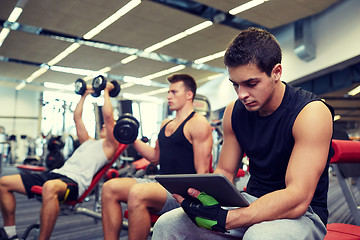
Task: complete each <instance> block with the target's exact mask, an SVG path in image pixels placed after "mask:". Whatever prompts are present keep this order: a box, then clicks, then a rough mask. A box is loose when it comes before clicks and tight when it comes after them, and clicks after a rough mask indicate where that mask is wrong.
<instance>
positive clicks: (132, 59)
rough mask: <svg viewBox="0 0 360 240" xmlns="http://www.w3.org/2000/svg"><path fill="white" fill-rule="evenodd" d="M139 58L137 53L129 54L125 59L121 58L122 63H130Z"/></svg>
mask: <svg viewBox="0 0 360 240" xmlns="http://www.w3.org/2000/svg"><path fill="white" fill-rule="evenodd" d="M137 58H138V56H136V55H131V56H128V57H127V58H124V59H123V60H121V63H122V64H127V63H129V62H131V61H134V60H135V59H137Z"/></svg>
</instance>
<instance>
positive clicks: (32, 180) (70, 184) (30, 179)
mask: <svg viewBox="0 0 360 240" xmlns="http://www.w3.org/2000/svg"><path fill="white" fill-rule="evenodd" d="M20 176H21V179H22V181H23V184H24V187H25V190H26V195H27V196H28V198H29V199H30V198H33V197H34V196H35V194H34V193H33V192H31V187H32V186H42V185H44V183H45V182H46V181H48V180H53V179H59V180H61V181H63V182H64V183H66V184H67V189H68V191H69V192H68V194H66V195H67V197H66V200H74V201H76V200H77V199H78V192H79V188H78V185H77V183H76V182H74V181H73V180H72V179H70V178H68V177H66V176H64V175H61V174H58V173H52V172H43V173H25V174H21V175H20ZM60 200H62V199H60Z"/></svg>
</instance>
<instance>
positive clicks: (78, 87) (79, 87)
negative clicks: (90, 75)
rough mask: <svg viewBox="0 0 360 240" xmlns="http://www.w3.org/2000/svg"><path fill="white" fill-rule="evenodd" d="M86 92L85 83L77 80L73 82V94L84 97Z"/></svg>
mask: <svg viewBox="0 0 360 240" xmlns="http://www.w3.org/2000/svg"><path fill="white" fill-rule="evenodd" d="M85 91H86V82H85V81H84V80H83V79H81V78H79V79H78V80H76V81H75V93H76V94H79V95H84V93H85Z"/></svg>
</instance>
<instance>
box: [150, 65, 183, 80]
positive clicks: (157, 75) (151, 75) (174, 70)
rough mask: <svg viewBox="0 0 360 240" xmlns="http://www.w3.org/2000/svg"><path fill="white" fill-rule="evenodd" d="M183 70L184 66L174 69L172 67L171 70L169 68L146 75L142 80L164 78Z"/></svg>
mask: <svg viewBox="0 0 360 240" xmlns="http://www.w3.org/2000/svg"><path fill="white" fill-rule="evenodd" d="M184 68H185V65H178V66H175V67H172V68H169V69H166V70H163V71H160V72H157V73H153V74H150V75H147V76H145V77H143V78H146V79H154V78H158V77H161V76H164V75H168V74H170V73H173V72H177V71H180V70H181V69H184Z"/></svg>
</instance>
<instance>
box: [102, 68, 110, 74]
mask: <svg viewBox="0 0 360 240" xmlns="http://www.w3.org/2000/svg"><path fill="white" fill-rule="evenodd" d="M110 71H111V67H104V68H102V69H100V70H99V72H103V73H106V72H110Z"/></svg>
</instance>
